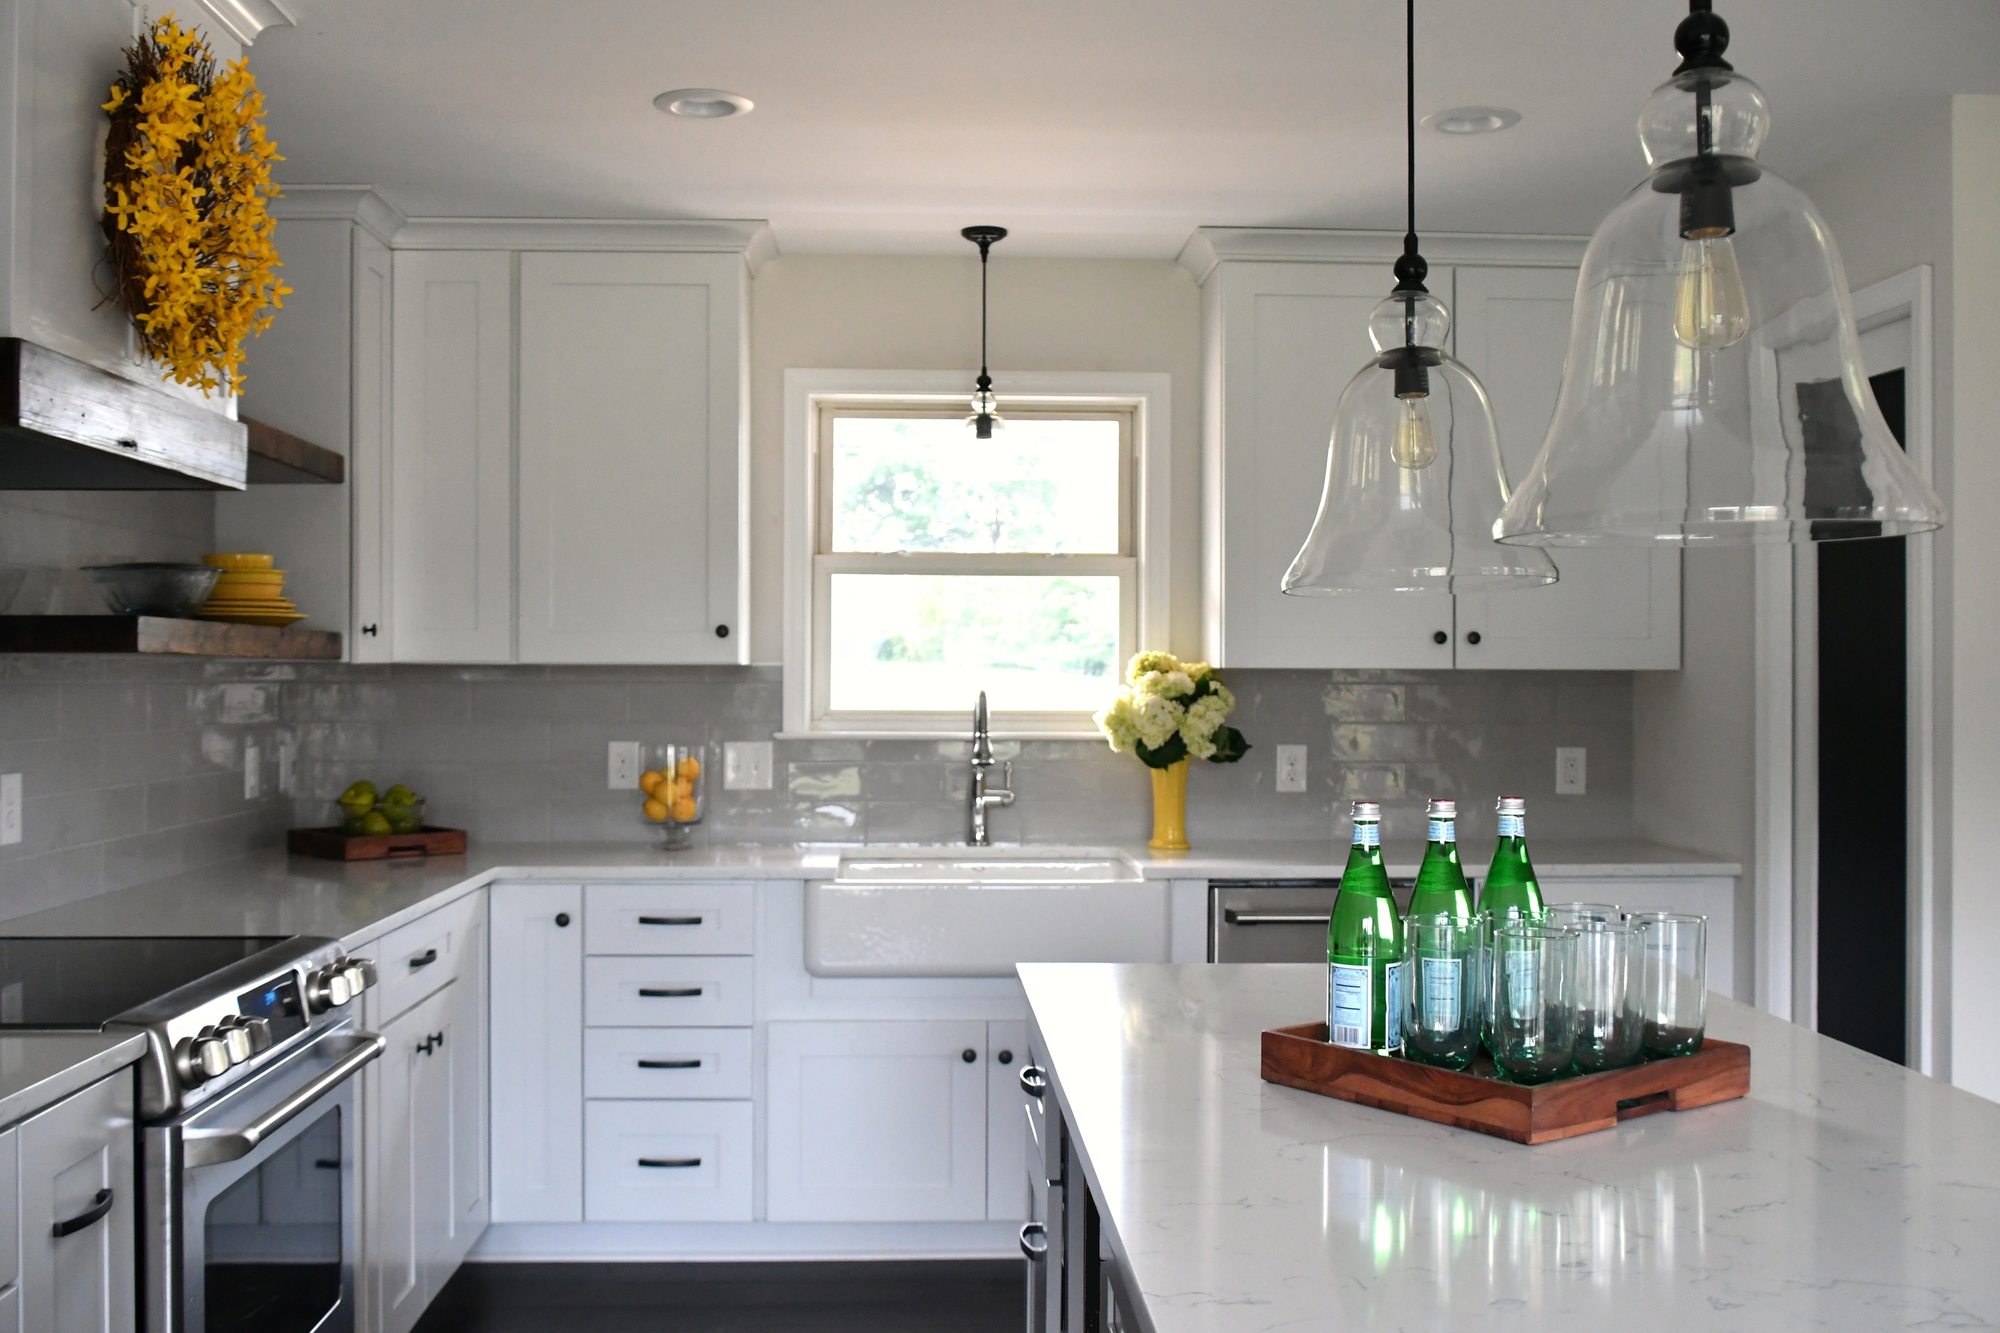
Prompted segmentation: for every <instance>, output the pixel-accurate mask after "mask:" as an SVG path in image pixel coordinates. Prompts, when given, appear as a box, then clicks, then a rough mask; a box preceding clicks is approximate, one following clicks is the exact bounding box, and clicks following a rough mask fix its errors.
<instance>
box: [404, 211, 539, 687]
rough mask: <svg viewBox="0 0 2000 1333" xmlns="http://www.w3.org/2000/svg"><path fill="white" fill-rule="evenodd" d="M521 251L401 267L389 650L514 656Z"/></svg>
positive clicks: (428, 256) (427, 257)
mask: <svg viewBox="0 0 2000 1333" xmlns="http://www.w3.org/2000/svg"><path fill="white" fill-rule="evenodd" d="M512 306H513V256H511V255H509V254H506V253H504V252H501V251H463V252H453V251H416V252H406V253H402V254H398V255H397V256H396V263H395V355H394V367H395V369H394V375H395V387H394V389H393V391H392V394H391V401H392V402H393V404H394V406H393V444H392V447H391V450H390V455H391V459H392V462H391V465H390V468H389V496H388V506H387V507H388V511H389V524H388V570H389V588H390V604H391V607H392V608H393V609H392V611H391V613H390V619H391V621H392V622H393V626H394V628H393V635H394V640H393V643H394V655H395V657H396V659H397V660H399V661H404V662H506V661H511V660H512V659H513V656H514V554H513V526H514V523H513V519H514V479H513V468H514V458H513V390H512V387H511V381H512V378H513V319H512Z"/></svg>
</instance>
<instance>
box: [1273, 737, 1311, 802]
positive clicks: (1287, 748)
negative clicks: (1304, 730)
mask: <svg viewBox="0 0 2000 1333" xmlns="http://www.w3.org/2000/svg"><path fill="white" fill-rule="evenodd" d="M1305 789H1306V747H1305V746H1303V745H1280V746H1279V747H1278V790H1279V791H1304V790H1305Z"/></svg>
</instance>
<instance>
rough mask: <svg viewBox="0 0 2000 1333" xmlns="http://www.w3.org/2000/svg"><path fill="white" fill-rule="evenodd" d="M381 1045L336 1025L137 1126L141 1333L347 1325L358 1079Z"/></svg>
mask: <svg viewBox="0 0 2000 1333" xmlns="http://www.w3.org/2000/svg"><path fill="white" fill-rule="evenodd" d="M382 1046H383V1042H382V1038H380V1037H378V1036H376V1035H375V1034H373V1033H368V1032H357V1031H355V1030H354V1029H353V1028H352V1027H351V1026H350V1025H346V1024H343V1025H341V1026H339V1027H336V1028H332V1029H329V1030H328V1031H327V1032H326V1033H325V1034H323V1035H321V1036H319V1037H317V1038H316V1039H314V1040H313V1041H312V1042H311V1043H310V1044H308V1045H307V1046H305V1047H303V1048H301V1049H300V1050H299V1051H298V1052H297V1054H295V1055H293V1056H291V1057H290V1058H288V1059H287V1060H285V1061H284V1062H283V1063H281V1064H278V1065H275V1066H273V1067H272V1068H270V1069H269V1070H266V1071H264V1072H262V1073H260V1074H259V1075H258V1076H257V1077H255V1078H253V1079H251V1080H249V1081H248V1082H246V1083H244V1084H243V1085H242V1086H241V1087H238V1088H235V1089H233V1090H232V1091H230V1092H229V1093H228V1094H227V1095H226V1096H223V1097H221V1098H219V1099H217V1100H216V1101H214V1102H212V1103H209V1104H207V1105H204V1106H201V1107H198V1108H197V1109H195V1110H193V1111H190V1112H189V1113H188V1114H186V1115H184V1116H182V1117H180V1118H178V1119H176V1120H172V1121H168V1122H166V1123H164V1124H159V1125H153V1126H149V1127H148V1128H147V1130H146V1150H145V1159H146V1165H145V1169H146V1176H147V1202H146V1206H145V1225H146V1254H145V1286H146V1328H147V1333H351V1330H352V1329H353V1328H354V1326H355V1317H354V1308H355V1294H354V1271H355V1261H356V1259H357V1257H358V1251H359V1247H360V1219H359V1217H358V1216H357V1213H358V1190H357V1183H358V1182H357V1178H356V1175H355V1170H356V1166H357V1161H358V1150H359V1147H360V1120H359V1116H358V1114H357V1112H358V1109H359V1097H358V1096H357V1089H358V1087H359V1079H358V1075H359V1074H360V1072H361V1068H362V1066H364V1065H366V1064H367V1063H368V1062H369V1061H370V1060H373V1059H374V1058H375V1057H376V1056H378V1055H380V1054H381V1052H382Z"/></svg>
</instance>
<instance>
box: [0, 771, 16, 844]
mask: <svg viewBox="0 0 2000 1333" xmlns="http://www.w3.org/2000/svg"><path fill="white" fill-rule="evenodd" d="M20 840H21V775H20V774H19V773H5V774H0V847H5V846H11V845H13V844H14V843H17V842H19V841H20Z"/></svg>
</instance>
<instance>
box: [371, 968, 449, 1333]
mask: <svg viewBox="0 0 2000 1333" xmlns="http://www.w3.org/2000/svg"><path fill="white" fill-rule="evenodd" d="M452 990H453V987H450V986H448V987H446V988H445V989H444V990H442V991H439V992H438V993H437V994H435V995H433V996H431V997H430V998H429V999H428V1000H425V1001H424V1002H423V1003H422V1004H420V1005H418V1006H416V1007H415V1008H414V1009H411V1010H409V1011H408V1012H407V1013H405V1014H404V1015H403V1016H402V1017H401V1018H399V1019H397V1020H396V1021H395V1022H393V1023H391V1024H389V1025H388V1026H387V1027H385V1028H383V1029H382V1036H383V1037H384V1038H385V1039H386V1040H387V1041H388V1048H387V1049H386V1050H384V1051H383V1052H382V1058H381V1059H380V1060H377V1061H376V1062H375V1064H374V1065H373V1066H371V1074H372V1079H373V1083H374V1089H373V1091H374V1096H373V1098H372V1106H371V1108H370V1113H369V1116H368V1120H369V1132H368V1153H367V1157H366V1159H365V1164H364V1170H365V1172H366V1178H367V1197H368V1203H367V1208H368V1226H367V1228H366V1238H365V1240H364V1247H365V1263H364V1267H365V1270H366V1273H367V1283H368V1290H370V1291H372V1292H373V1293H374V1307H375V1329H376V1333H407V1330H408V1329H410V1328H411V1327H412V1326H413V1325H415V1323H416V1322H417V1316H419V1315H421V1314H422V1313H423V1312H424V1306H425V1305H426V1304H428V1303H429V1301H430V1298H431V1296H432V1295H434V1294H435V1287H434V1285H433V1284H434V1282H435V1281H436V1277H437V1272H438V1269H439V1263H440V1256H441V1254H442V1251H443V1238H444V1237H446V1236H448V1235H449V1233H450V1229H451V1197H450V1196H451V1158H452V1152H451V1150H452V1142H451V1070H450V1066H449V1064H448V1063H447V1062H446V1060H445V1059H444V1058H443V1057H444V1052H445V1051H446V1050H448V1049H449V1048H450V1045H451V1034H450V1032H449V1031H448V1030H447V1025H448V1023H449V1019H450V1007H451V1000H452V998H453V996H452ZM439 1034H442V1036H443V1038H444V1041H443V1043H442V1048H441V1047H440V1044H439V1043H438V1042H437V1041H436V1040H434V1038H435V1037H436V1036H438V1035H439Z"/></svg>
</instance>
